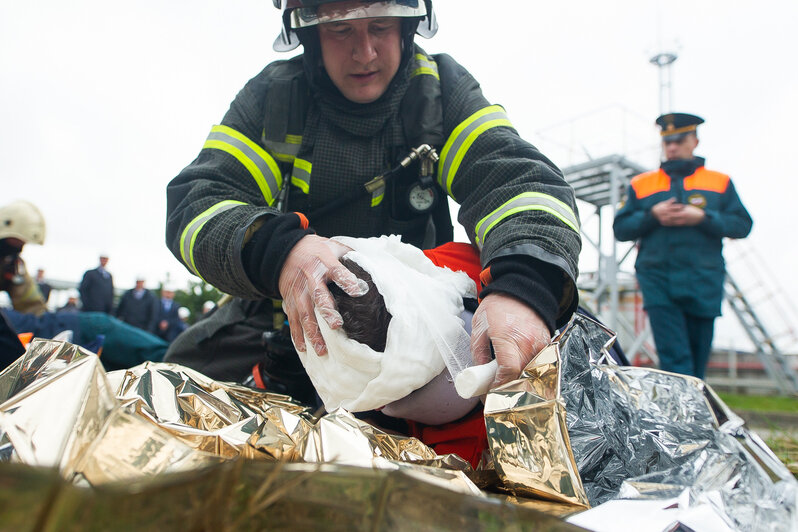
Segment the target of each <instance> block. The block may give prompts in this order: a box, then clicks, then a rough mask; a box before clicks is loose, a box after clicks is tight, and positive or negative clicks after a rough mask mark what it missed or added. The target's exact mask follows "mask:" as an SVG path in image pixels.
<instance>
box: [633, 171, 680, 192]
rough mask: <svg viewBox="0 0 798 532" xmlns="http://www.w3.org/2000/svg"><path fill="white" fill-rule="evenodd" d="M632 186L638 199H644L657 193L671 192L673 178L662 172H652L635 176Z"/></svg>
mask: <svg viewBox="0 0 798 532" xmlns="http://www.w3.org/2000/svg"><path fill="white" fill-rule="evenodd" d="M631 184H632V189H634V191H635V195H636V196H637V199H643V198H646V197H648V196H651V195H652V194H656V193H657V192H667V191H668V190H670V188H671V178H670V177H669V176H668V174H666V173H665V172H663V171H662V170H652V171H651V172H646V173H644V174H640V175H638V176H635V177H634V178H632V182H631Z"/></svg>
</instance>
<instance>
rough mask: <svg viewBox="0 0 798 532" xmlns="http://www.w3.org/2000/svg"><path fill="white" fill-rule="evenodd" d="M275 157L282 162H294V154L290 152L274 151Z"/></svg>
mask: <svg viewBox="0 0 798 532" xmlns="http://www.w3.org/2000/svg"><path fill="white" fill-rule="evenodd" d="M274 158H275V159H277V160H278V161H280V162H281V163H292V162H294V156H293V155H290V154H288V153H277V152H275V153H274Z"/></svg>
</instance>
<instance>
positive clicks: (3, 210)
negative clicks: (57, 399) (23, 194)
mask: <svg viewBox="0 0 798 532" xmlns="http://www.w3.org/2000/svg"><path fill="white" fill-rule="evenodd" d="M44 235H45V224H44V216H42V213H41V211H39V209H38V208H36V206H35V205H33V204H32V203H30V202H28V201H15V202H13V203H9V204H8V205H5V206H3V207H0V290H2V291H4V292H7V293H8V296H9V298H10V299H11V304H12V305H13V307H14V308H15V309H17V310H20V311H23V312H31V313H34V314H36V315H41V314H43V313H44V312H45V311H46V310H47V308H46V307H45V304H44V298H43V297H42V295H41V292H40V291H39V288H38V286H37V284H36V282H35V281H34V280H33V278H32V277H31V276H30V275H28V272H27V269H26V268H25V262H24V261H23V260H22V258H21V257H20V253H21V252H22V248H23V247H24V246H25V244H26V243H28V242H31V243H34V244H39V245H41V244H44ZM24 352H25V348H24V347H23V345H22V343H21V342H20V341H19V339H18V337H17V332H16V330H15V329H14V327H13V325H12V324H11V323H10V322H9V321H8V318H7V316H6V314H5V312H4V311H3V310H2V309H0V369H2V368H5V367H6V366H7V365H9V364H10V363H11V362H13V361H14V360H16V359H17V357H19V356H21V355H22V354H23V353H24Z"/></svg>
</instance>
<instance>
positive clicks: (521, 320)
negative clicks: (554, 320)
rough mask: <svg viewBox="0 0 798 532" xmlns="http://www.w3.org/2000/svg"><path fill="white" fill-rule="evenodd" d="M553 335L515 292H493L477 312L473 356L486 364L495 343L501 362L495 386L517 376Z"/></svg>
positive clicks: (472, 348) (494, 382)
mask: <svg viewBox="0 0 798 532" xmlns="http://www.w3.org/2000/svg"><path fill="white" fill-rule="evenodd" d="M550 339H551V335H550V334H549V329H548V327H546V324H545V323H544V322H543V320H542V319H540V317H539V316H538V315H537V313H536V312H535V311H534V310H532V309H531V308H529V307H528V306H527V305H526V304H524V303H523V302H521V301H520V300H518V299H516V298H514V297H512V296H509V295H506V294H500V293H492V294H488V295H487V296H485V299H483V300H482V302H481V303H480V304H479V307H478V308H477V311H476V312H475V313H474V319H473V321H472V329H471V356H472V357H473V359H474V363H475V364H487V363H488V362H490V360H491V345H492V346H493V351H494V353H495V355H496V362H497V364H498V370H497V371H496V377H495V378H494V380H493V384H492V385H491V388H495V387H496V386H499V385H500V384H504V383H506V382H509V381H511V380H513V379H516V378H518V376H519V375H520V374H521V371H522V370H523V369H524V367H526V365H527V364H528V363H529V361H530V360H532V359H533V358H535V356H536V355H537V354H538V353H539V352H540V350H541V349H543V348H544V347H546V345H548V343H549V340H550Z"/></svg>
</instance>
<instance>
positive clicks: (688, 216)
mask: <svg viewBox="0 0 798 532" xmlns="http://www.w3.org/2000/svg"><path fill="white" fill-rule="evenodd" d="M651 214H653V215H654V218H656V219H657V221H658V222H659V223H660V225H664V226H666V227H678V226H692V225H698V224H700V223H701V222H702V221H704V218H705V217H706V213H705V212H704V210H703V209H700V208H698V207H696V206H695V205H685V204H684V203H677V202H676V199H675V198H670V199H667V200H665V201H661V202H659V203H657V204H656V205H654V206H653V207H651Z"/></svg>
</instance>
